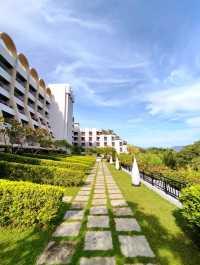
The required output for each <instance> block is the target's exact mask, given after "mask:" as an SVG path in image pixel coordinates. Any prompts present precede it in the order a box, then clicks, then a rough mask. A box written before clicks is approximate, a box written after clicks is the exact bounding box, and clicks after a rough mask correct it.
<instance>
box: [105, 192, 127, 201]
mask: <svg viewBox="0 0 200 265" xmlns="http://www.w3.org/2000/svg"><path fill="white" fill-rule="evenodd" d="M109 198H110V199H111V200H114V199H121V200H122V199H124V196H123V195H122V194H120V193H119V194H117V193H116V194H110V195H109Z"/></svg>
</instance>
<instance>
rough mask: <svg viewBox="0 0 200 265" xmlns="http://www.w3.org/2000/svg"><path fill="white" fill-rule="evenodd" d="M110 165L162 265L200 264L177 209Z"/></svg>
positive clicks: (198, 256)
mask: <svg viewBox="0 0 200 265" xmlns="http://www.w3.org/2000/svg"><path fill="white" fill-rule="evenodd" d="M109 168H110V170H111V173H112V175H113V177H114V178H115V180H116V182H117V183H118V185H119V187H120V189H121V191H122V192H123V194H124V196H125V198H126V200H127V201H128V203H129V205H130V206H131V208H132V210H133V212H134V213H135V217H136V219H137V220H138V222H139V223H140V225H141V227H142V230H143V234H144V235H145V236H146V237H147V239H148V241H149V243H150V245H151V247H152V249H153V250H154V252H155V254H156V256H157V259H158V262H159V263H160V264H161V265H197V264H200V250H199V249H198V248H197V245H195V244H194V243H193V242H192V240H191V239H190V237H189V235H188V233H189V231H188V229H187V228H186V225H185V222H184V220H183V219H182V217H181V215H180V213H179V211H178V209H177V208H176V207H175V206H173V205H171V204H170V203H168V202H167V201H166V200H164V199H163V198H161V197H160V196H159V195H157V194H156V193H154V192H153V191H151V190H149V189H148V188H146V187H145V186H144V185H142V186H141V187H138V188H134V187H132V186H131V181H130V176H129V175H128V174H127V173H124V172H122V171H116V170H115V169H114V167H113V166H110V165H109ZM196 237H198V235H196Z"/></svg>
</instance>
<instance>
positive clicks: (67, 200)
mask: <svg viewBox="0 0 200 265" xmlns="http://www.w3.org/2000/svg"><path fill="white" fill-rule="evenodd" d="M72 198H73V197H72V196H63V198H62V201H63V202H66V203H69V202H71V200H72Z"/></svg>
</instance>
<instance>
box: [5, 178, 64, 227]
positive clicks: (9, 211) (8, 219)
mask: <svg viewBox="0 0 200 265" xmlns="http://www.w3.org/2000/svg"><path fill="white" fill-rule="evenodd" d="M62 196H63V189H62V188H60V187H53V186H48V185H39V184H33V183H29V182H23V181H19V182H16V181H7V180H0V205H1V207H0V226H12V227H30V226H31V227H32V226H48V225H49V224H50V223H51V222H52V221H53V220H54V218H55V217H56V215H57V214H58V212H59V209H60V207H61V204H62V200H61V198H62Z"/></svg>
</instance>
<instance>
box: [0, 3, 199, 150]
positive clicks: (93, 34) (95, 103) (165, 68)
mask: <svg viewBox="0 0 200 265" xmlns="http://www.w3.org/2000/svg"><path fill="white" fill-rule="evenodd" d="M0 1H1V15H0V31H4V32H6V33H8V34H9V35H10V36H11V37H12V39H13V40H14V42H15V44H16V46H17V50H18V52H23V53H24V54H25V55H26V56H27V57H28V59H29V63H30V65H31V67H34V68H36V69H37V70H38V72H39V74H40V76H41V78H43V79H44V80H45V82H46V84H48V83H69V84H71V86H72V88H73V91H74V95H75V105H74V116H75V119H76V121H79V122H80V124H81V126H82V127H96V128H109V129H113V130H114V131H116V133H118V134H119V135H120V136H121V137H122V138H123V139H126V140H127V141H128V142H129V143H131V144H134V145H137V146H142V147H150V146H157V147H171V146H177V145H186V144H190V143H192V142H194V141H197V140H199V139H200V48H199V47H200V15H199V10H200V1H199V0H167V1H161V0H151V1H148V0H123V1H121V0H109V1H108V0H92V1H91V0H67V1H66V0H57V1H55V0H29V1H28V2H27V1H26V0H6V1H3V0H0Z"/></svg>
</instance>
